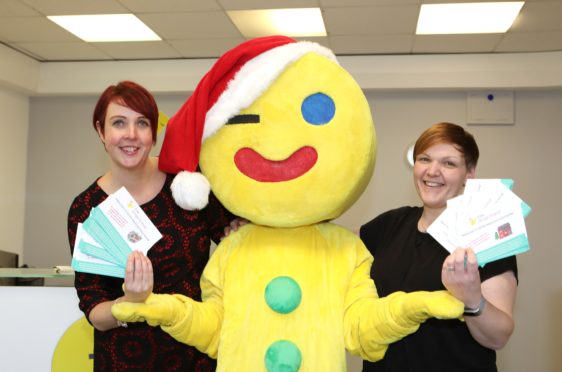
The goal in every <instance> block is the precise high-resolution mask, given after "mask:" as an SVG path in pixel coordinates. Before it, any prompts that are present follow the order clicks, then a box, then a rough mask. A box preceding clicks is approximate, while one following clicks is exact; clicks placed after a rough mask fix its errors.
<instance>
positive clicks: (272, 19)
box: [227, 8, 326, 37]
mask: <svg viewBox="0 0 562 372" xmlns="http://www.w3.org/2000/svg"><path fill="white" fill-rule="evenodd" d="M227 14H228V16H229V17H230V19H231V20H232V22H234V25H235V26H236V27H237V28H238V30H239V31H240V32H241V33H242V35H244V36H245V37H260V36H269V35H286V36H294V37H298V36H301V37H302V36H326V28H325V27H324V20H323V19H322V12H321V11H320V9H319V8H299V9H263V10H231V11H227Z"/></svg>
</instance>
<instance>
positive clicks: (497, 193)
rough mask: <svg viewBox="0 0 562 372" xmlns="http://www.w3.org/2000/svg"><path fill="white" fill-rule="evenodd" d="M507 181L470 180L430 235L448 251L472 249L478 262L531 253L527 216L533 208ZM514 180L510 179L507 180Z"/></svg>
mask: <svg viewBox="0 0 562 372" xmlns="http://www.w3.org/2000/svg"><path fill="white" fill-rule="evenodd" d="M505 181H506V180H499V179H494V180H479V179H478V180H468V182H467V184H466V187H465V192H464V194H462V195H460V196H458V197H456V198H453V199H450V200H449V201H448V202H447V208H446V209H445V210H444V211H443V213H441V215H440V216H439V217H438V218H437V219H436V220H435V221H434V222H433V223H432V224H431V225H430V226H429V227H428V229H427V232H428V233H429V234H430V235H431V236H433V237H434V239H435V240H437V241H438V242H439V243H440V244H441V245H442V246H443V247H444V248H445V249H447V250H448V251H449V252H453V251H454V250H455V249H456V248H458V247H470V248H472V249H473V250H474V252H475V253H476V257H477V259H478V263H479V265H480V266H484V265H485V264H486V263H488V262H491V261H495V260H498V259H500V258H504V257H508V256H511V255H516V254H519V253H523V252H526V251H527V250H529V240H528V237H527V230H526V226H525V220H524V217H525V216H526V215H528V213H529V212H530V211H531V208H530V207H529V206H528V205H527V204H526V203H525V202H523V201H522V200H521V199H520V198H519V197H518V196H517V195H515V194H514V193H513V192H512V191H511V190H510V189H509V185H510V184H512V181H511V183H510V182H505ZM507 181H510V180H507Z"/></svg>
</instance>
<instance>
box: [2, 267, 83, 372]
mask: <svg viewBox="0 0 562 372" xmlns="http://www.w3.org/2000/svg"><path fill="white" fill-rule="evenodd" d="M17 270H19V271H17ZM72 275H73V273H60V272H56V270H55V269H0V277H12V276H15V277H19V278H56V277H65V276H72ZM92 353H93V328H92V327H91V326H90V325H89V324H88V323H87V322H86V320H85V318H84V315H83V313H82V312H81V311H80V310H79V309H78V297H77V296H76V290H75V289H74V287H44V286H0V371H6V372H29V371H34V372H49V371H53V372H66V371H91V370H92V367H93V362H92Z"/></svg>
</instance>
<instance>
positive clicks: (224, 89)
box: [159, 36, 376, 227]
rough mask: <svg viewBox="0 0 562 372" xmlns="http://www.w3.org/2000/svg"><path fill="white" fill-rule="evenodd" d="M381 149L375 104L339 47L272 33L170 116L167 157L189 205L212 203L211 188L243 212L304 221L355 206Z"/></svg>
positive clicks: (223, 66)
mask: <svg viewBox="0 0 562 372" xmlns="http://www.w3.org/2000/svg"><path fill="white" fill-rule="evenodd" d="M375 151H376V140H375V132H374V126H373V122H372V118H371V113H370V110H369V105H368V102H367V100H366V98H365V96H364V94H363V92H362V90H361V88H360V87H359V86H358V85H357V83H356V82H355V80H354V79H353V78H352V77H351V76H350V75H349V73H347V71H345V70H344V69H343V68H342V67H341V66H340V65H339V64H338V62H337V60H336V58H335V56H334V55H333V53H332V52H331V51H330V50H329V49H326V48H324V47H322V46H320V45H318V44H316V43H311V42H304V41H303V42H297V41H295V40H293V39H291V38H288V37H284V36H271V37H264V38H258V39H252V40H249V41H246V42H244V43H242V44H240V45H238V46H237V47H235V48H233V49H231V50H230V51H228V52H227V53H225V54H224V55H223V56H222V57H220V58H219V59H218V60H217V62H216V63H215V64H214V65H213V67H212V68H211V70H209V72H207V74H206V75H205V76H204V77H203V79H202V80H201V81H200V83H199V84H198V86H197V88H196V89H195V91H194V92H193V94H192V95H191V96H190V97H189V99H188V100H187V102H186V103H185V104H184V105H183V106H182V107H181V109H180V110H179V111H178V113H177V114H175V115H174V116H173V117H172V118H171V119H170V121H169V123H168V127H167V129H166V135H165V138H164V142H163V144H162V151H161V153H160V159H159V165H160V169H162V170H163V171H165V172H169V173H177V175H176V177H175V179H174V182H173V184H172V193H173V195H174V198H175V200H176V202H177V203H178V204H179V205H180V206H181V207H183V208H185V209H201V208H203V207H204V206H205V205H206V203H207V197H208V193H209V189H210V188H211V189H212V190H213V192H214V194H215V195H216V196H217V198H218V199H219V200H220V201H221V202H222V203H223V205H224V206H225V207H226V208H228V209H229V210H230V211H231V212H232V213H234V214H236V215H238V216H241V217H244V218H246V219H248V220H250V221H252V222H254V223H256V224H261V225H267V226H275V227H294V226H301V225H309V224H313V223H317V222H320V221H325V220H331V219H333V218H336V217H338V216H339V215H341V214H342V213H343V212H344V211H345V210H347V208H349V207H350V206H351V205H352V204H353V203H354V202H355V201H356V200H357V198H358V197H359V196H360V195H361V193H362V192H363V190H364V189H365V187H366V186H367V183H368V181H369V179H370V178H371V175H372V171H373V167H374V162H375ZM199 167H200V169H201V173H202V174H201V173H198V172H197V170H198V168H199Z"/></svg>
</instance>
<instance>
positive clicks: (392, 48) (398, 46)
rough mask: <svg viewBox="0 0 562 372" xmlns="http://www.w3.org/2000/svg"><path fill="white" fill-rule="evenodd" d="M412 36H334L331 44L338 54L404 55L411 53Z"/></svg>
mask: <svg viewBox="0 0 562 372" xmlns="http://www.w3.org/2000/svg"><path fill="white" fill-rule="evenodd" d="M413 39H414V37H413V36H412V35H408V34H402V35H398V34H397V35H382V36H378V35H361V36H345V35H342V36H332V37H331V38H330V44H331V45H332V50H333V51H334V53H336V54H340V55H341V54H404V53H411V51H412V46H413Z"/></svg>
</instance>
